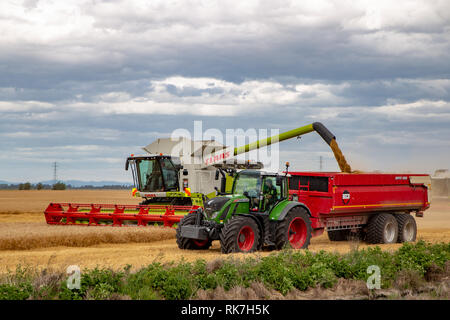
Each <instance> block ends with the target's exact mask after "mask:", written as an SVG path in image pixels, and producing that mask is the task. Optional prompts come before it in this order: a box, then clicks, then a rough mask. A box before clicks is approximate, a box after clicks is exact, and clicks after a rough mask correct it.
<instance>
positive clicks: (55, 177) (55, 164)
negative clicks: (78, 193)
mask: <svg viewBox="0 0 450 320" xmlns="http://www.w3.org/2000/svg"><path fill="white" fill-rule="evenodd" d="M57 168H58V164H57V163H56V161H55V162H54V163H53V180H54V181H55V183H56V182H58V175H57Z"/></svg>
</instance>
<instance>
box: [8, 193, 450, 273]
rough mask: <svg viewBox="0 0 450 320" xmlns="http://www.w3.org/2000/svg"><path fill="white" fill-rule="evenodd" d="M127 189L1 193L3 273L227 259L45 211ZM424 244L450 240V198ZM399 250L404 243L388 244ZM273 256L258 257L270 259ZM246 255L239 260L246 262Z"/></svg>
mask: <svg viewBox="0 0 450 320" xmlns="http://www.w3.org/2000/svg"><path fill="white" fill-rule="evenodd" d="M139 201H140V200H139V199H136V198H132V197H131V193H130V191H127V190H65V191H51V190H39V191H37V190H30V191H18V190H0V273H4V272H7V271H8V270H14V269H15V268H16V266H17V265H19V264H20V265H22V266H32V267H34V268H52V269H57V270H64V269H65V268H66V267H67V266H69V265H78V266H80V267H81V268H94V267H96V266H99V267H110V268H113V269H121V268H123V267H124V266H126V265H132V266H133V268H139V267H141V266H144V265H147V264H149V263H152V262H154V261H180V260H181V259H184V260H185V261H194V260H196V259H198V258H202V259H205V260H208V261H211V260H214V259H216V258H219V257H220V258H223V255H222V254H221V253H220V245H219V243H218V241H216V242H214V243H213V246H212V248H211V249H210V250H207V251H186V250H180V249H178V247H177V245H176V242H175V230H173V229H169V228H162V227H146V228H137V227H122V228H117V227H85V226H70V227H69V226H49V225H47V224H46V223H45V219H44V214H43V211H44V210H45V208H46V207H47V205H48V204H49V203H50V202H79V203H121V204H137V203H138V202H139ZM416 220H417V224H418V237H417V238H418V240H420V239H422V240H425V241H428V242H433V243H435V242H449V241H450V199H443V198H440V199H436V198H435V199H433V201H432V205H431V208H430V209H429V210H427V211H426V212H425V216H424V217H423V218H417V219H416ZM356 247H358V248H366V247H369V245H367V244H365V243H359V242H330V241H329V240H328V237H327V235H326V233H325V234H323V235H322V236H319V237H316V238H313V239H312V241H311V244H310V246H309V249H310V250H311V251H314V252H317V251H320V250H326V251H329V252H340V253H344V252H348V251H350V250H351V249H354V248H356ZM381 247H382V249H383V250H395V249H397V248H398V247H400V244H393V245H382V246H381ZM268 254H270V252H259V253H255V254H252V255H255V256H266V255H268ZM243 256H247V255H242V254H234V255H233V257H236V258H241V257H243Z"/></svg>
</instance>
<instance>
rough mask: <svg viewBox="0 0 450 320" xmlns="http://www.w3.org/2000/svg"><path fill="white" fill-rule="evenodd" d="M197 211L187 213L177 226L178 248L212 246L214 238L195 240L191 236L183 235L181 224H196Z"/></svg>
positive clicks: (204, 247)
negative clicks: (185, 236)
mask: <svg viewBox="0 0 450 320" xmlns="http://www.w3.org/2000/svg"><path fill="white" fill-rule="evenodd" d="M196 216H197V213H195V212H191V213H188V214H187V215H185V216H184V217H183V218H182V219H181V220H180V223H179V224H178V227H177V234H176V236H177V244H178V248H180V249H187V250H206V249H209V247H211V243H212V240H210V239H208V240H195V239H190V238H184V237H182V236H181V229H180V227H181V226H185V225H192V224H195V219H196Z"/></svg>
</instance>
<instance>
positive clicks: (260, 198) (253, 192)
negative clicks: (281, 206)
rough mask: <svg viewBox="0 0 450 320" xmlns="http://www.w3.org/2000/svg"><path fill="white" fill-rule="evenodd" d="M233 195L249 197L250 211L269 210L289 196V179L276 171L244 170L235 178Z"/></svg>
mask: <svg viewBox="0 0 450 320" xmlns="http://www.w3.org/2000/svg"><path fill="white" fill-rule="evenodd" d="M233 195H244V196H245V197H247V198H248V199H249V209H250V211H258V212H268V211H270V210H271V209H272V208H273V207H274V206H275V205H276V204H277V203H278V202H280V201H281V200H284V199H287V198H288V186H287V179H286V176H281V175H278V174H274V173H265V172H262V171H255V170H244V171H241V172H240V173H239V174H238V175H237V176H236V178H235V180H234V184H233Z"/></svg>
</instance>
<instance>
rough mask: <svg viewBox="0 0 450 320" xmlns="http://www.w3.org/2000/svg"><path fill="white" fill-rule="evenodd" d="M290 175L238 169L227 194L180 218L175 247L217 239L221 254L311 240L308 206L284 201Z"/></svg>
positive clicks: (300, 245) (206, 244)
mask: <svg viewBox="0 0 450 320" xmlns="http://www.w3.org/2000/svg"><path fill="white" fill-rule="evenodd" d="M288 178H289V174H288V173H287V170H286V174H281V175H280V174H276V173H267V172H263V171H260V170H251V169H249V170H243V171H240V172H239V173H237V174H236V176H235V179H234V182H233V187H232V192H231V194H220V195H218V196H217V197H215V198H212V199H210V200H208V201H207V202H206V203H205V205H204V208H199V209H198V210H196V211H195V212H191V213H189V214H187V215H186V216H184V217H183V218H182V219H181V221H180V223H179V224H178V227H177V230H176V238H177V244H178V247H179V248H180V249H191V250H201V249H208V248H209V247H210V246H211V243H212V241H214V240H219V241H220V245H221V250H222V252H223V253H233V252H254V251H256V250H262V249H263V248H264V247H267V248H268V249H276V250H279V249H281V248H283V247H290V248H294V249H304V248H307V247H308V245H309V242H310V239H311V234H312V229H311V219H310V212H309V209H308V208H307V207H306V206H305V205H304V204H302V203H300V202H295V201H290V200H289V190H288Z"/></svg>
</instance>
